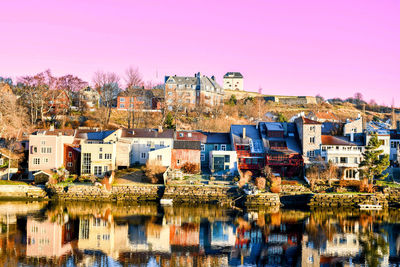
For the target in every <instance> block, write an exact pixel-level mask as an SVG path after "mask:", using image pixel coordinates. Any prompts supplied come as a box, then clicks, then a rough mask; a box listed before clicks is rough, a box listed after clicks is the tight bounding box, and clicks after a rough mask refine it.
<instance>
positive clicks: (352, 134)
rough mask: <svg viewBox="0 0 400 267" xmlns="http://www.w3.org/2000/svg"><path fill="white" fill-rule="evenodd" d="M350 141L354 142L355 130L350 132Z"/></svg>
mask: <svg viewBox="0 0 400 267" xmlns="http://www.w3.org/2000/svg"><path fill="white" fill-rule="evenodd" d="M350 142H354V133H353V132H351V133H350Z"/></svg>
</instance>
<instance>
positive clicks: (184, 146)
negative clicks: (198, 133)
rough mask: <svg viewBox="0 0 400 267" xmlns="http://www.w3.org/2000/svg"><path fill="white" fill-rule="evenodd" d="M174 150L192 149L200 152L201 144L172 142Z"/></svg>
mask: <svg viewBox="0 0 400 267" xmlns="http://www.w3.org/2000/svg"><path fill="white" fill-rule="evenodd" d="M174 149H192V150H200V149H201V143H200V141H179V140H176V141H174Z"/></svg>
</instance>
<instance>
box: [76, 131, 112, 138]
mask: <svg viewBox="0 0 400 267" xmlns="http://www.w3.org/2000/svg"><path fill="white" fill-rule="evenodd" d="M113 132H115V130H109V131H98V132H92V131H91V132H87V131H79V132H78V133H77V134H76V138H80V139H86V140H104V139H105V138H107V137H108V136H109V135H111V134H112V133H113Z"/></svg>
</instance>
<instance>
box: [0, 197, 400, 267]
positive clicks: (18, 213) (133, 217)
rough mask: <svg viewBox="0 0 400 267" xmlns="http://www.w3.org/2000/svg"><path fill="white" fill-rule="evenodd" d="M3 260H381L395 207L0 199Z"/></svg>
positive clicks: (386, 260) (390, 257)
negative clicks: (348, 208)
mask: <svg viewBox="0 0 400 267" xmlns="http://www.w3.org/2000/svg"><path fill="white" fill-rule="evenodd" d="M0 222H1V227H0V253H1V254H0V265H2V266H16V265H20V264H22V265H28V266H60V265H61V266H129V265H136V266H137V265H139V266H140V265H142V266H239V265H245V266H389V265H390V264H393V263H396V264H397V263H399V262H400V261H399V250H400V241H399V240H400V232H399V230H400V212H398V211H396V210H390V211H382V212H376V213H375V212H373V213H367V212H364V213H360V212H359V211H354V210H353V211H338V210H333V211H327V210H323V211H318V210H315V211H309V212H304V211H295V210H281V211H278V212H277V211H268V210H254V211H246V212H241V211H237V210H230V209H223V208H221V207H217V206H207V205H204V206H201V207H185V206H179V207H160V206H157V205H126V206H124V205H120V204H118V205H117V204H99V203H88V204H79V203H63V204H55V203H44V202H42V203H39V202H36V203H25V202H0Z"/></svg>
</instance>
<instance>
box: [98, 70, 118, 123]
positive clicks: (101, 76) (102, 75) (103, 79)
mask: <svg viewBox="0 0 400 267" xmlns="http://www.w3.org/2000/svg"><path fill="white" fill-rule="evenodd" d="M119 82H120V79H119V76H118V75H117V74H115V73H113V72H102V71H98V72H96V73H95V74H94V77H93V83H94V88H95V89H96V90H97V91H98V92H99V94H100V98H101V106H102V107H103V108H104V109H105V110H104V111H105V117H104V119H103V121H102V124H103V126H106V125H108V123H109V122H110V118H111V111H112V105H113V101H114V99H115V98H116V97H117V96H118V93H119V92H120V85H119Z"/></svg>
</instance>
